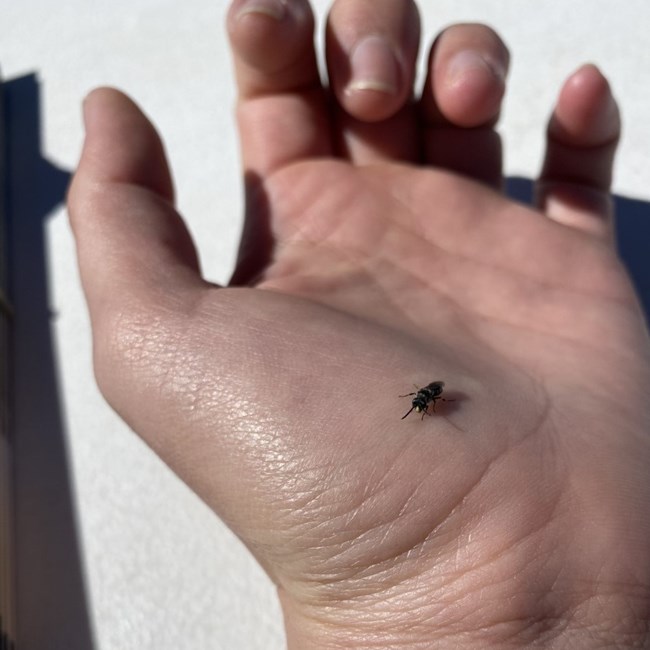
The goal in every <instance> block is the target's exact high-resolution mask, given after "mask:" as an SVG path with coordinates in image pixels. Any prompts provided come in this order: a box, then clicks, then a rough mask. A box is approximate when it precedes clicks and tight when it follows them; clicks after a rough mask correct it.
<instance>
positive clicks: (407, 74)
mask: <svg viewBox="0 0 650 650" xmlns="http://www.w3.org/2000/svg"><path fill="white" fill-rule="evenodd" d="M419 38H420V18H419V14H418V11H417V7H416V6H415V3H414V2H412V0H408V1H406V2H405V1H404V0H374V1H373V2H368V0H338V1H337V2H335V3H334V6H333V7H332V10H331V12H330V15H329V18H328V22H327V31H326V49H327V67H328V75H329V79H330V83H331V86H332V90H333V92H334V95H335V98H336V102H337V107H338V109H339V112H338V115H339V129H340V130H339V135H340V142H339V146H340V149H341V152H342V154H343V155H345V156H346V157H348V158H350V159H351V160H353V161H355V162H357V163H368V162H374V161H375V160H376V159H385V158H396V159H402V160H403V159H406V160H415V159H416V158H417V154H418V147H417V144H416V138H415V135H416V133H415V120H414V115H413V110H412V96H413V82H414V78H415V63H416V59H417V53H418V46H419Z"/></svg>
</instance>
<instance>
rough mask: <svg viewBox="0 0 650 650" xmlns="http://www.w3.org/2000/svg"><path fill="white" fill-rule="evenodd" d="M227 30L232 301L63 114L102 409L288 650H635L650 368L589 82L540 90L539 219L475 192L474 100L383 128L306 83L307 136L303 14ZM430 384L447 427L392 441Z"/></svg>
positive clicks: (487, 166) (482, 86)
mask: <svg viewBox="0 0 650 650" xmlns="http://www.w3.org/2000/svg"><path fill="white" fill-rule="evenodd" d="M354 4H355V3H354V2H348V3H347V4H346V3H343V2H340V3H338V5H337V6H338V7H339V9H338V11H339V12H341V11H342V9H341V7H344V6H347V7H350V6H352V5H354ZM239 5H241V3H235V9H234V11H233V14H232V15H231V35H232V39H233V44H234V51H235V62H236V67H237V71H238V84H239V89H240V95H241V101H240V108H239V118H240V128H241V131H242V138H243V158H244V161H245V165H246V168H247V171H248V174H247V190H248V206H247V225H246V228H245V235H244V241H243V244H242V251H241V255H240V261H239V264H238V268H237V270H236V272H235V277H234V279H235V283H234V284H235V285H237V286H232V287H230V288H222V289H216V288H214V287H212V286H210V285H208V284H207V283H205V282H203V281H202V280H201V279H200V277H199V275H198V272H197V266H196V262H195V259H194V252H193V249H192V246H191V243H190V242H189V239H188V238H187V234H186V232H185V230H184V227H183V226H182V223H181V222H180V220H179V218H178V217H177V215H176V214H175V213H174V211H173V208H172V207H171V203H170V201H169V199H170V198H171V189H170V188H171V185H170V182H169V179H168V176H167V171H166V165H165V162H164V158H163V156H162V153H161V149H160V145H159V143H158V140H157V138H156V137H155V135H154V133H153V131H152V130H151V127H150V126H149V125H148V123H147V122H146V121H145V119H144V118H143V116H142V115H141V114H140V113H139V112H138V111H137V109H136V108H135V107H134V106H133V105H132V104H131V103H130V102H129V101H128V100H126V98H124V97H123V96H121V95H118V94H116V93H115V92H114V91H106V90H104V91H99V92H97V93H96V94H95V95H94V96H91V98H90V100H89V102H88V104H90V107H89V108H90V111H87V128H88V140H87V143H86V149H85V154H84V157H83V159H82V163H81V164H80V168H79V172H78V174H77V177H76V179H75V184H74V186H73V190H72V193H71V200H70V208H71V213H72V217H73V225H74V227H75V230H76V232H77V239H78V246H79V254H80V263H81V268H82V276H83V279H84V284H85V288H86V292H87V295H88V300H89V305H90V310H91V317H92V319H93V331H94V340H95V346H96V359H97V374H98V379H99V381H100V385H101V387H102V389H103V391H104V392H105V394H106V396H107V398H108V399H109V401H110V402H111V403H112V404H113V406H114V407H115V408H116V409H117V410H118V411H119V412H120V413H121V414H122V415H123V417H125V419H126V420H127V421H128V422H129V423H130V424H131V425H132V426H133V428H134V429H135V430H136V431H137V432H138V433H139V434H140V435H141V436H143V438H144V439H145V440H146V441H147V442H148V443H149V444H150V445H151V446H152V447H153V448H154V449H156V451H157V452H158V453H159V454H160V455H161V457H162V458H163V459H164V460H166V462H168V463H169V464H170V465H171V466H172V467H173V468H174V469H175V470H176V471H177V472H178V474H179V475H180V476H181V477H182V478H183V479H184V480H185V481H186V482H187V483H188V484H189V485H190V486H191V487H192V488H193V489H194V490H195V491H196V492H197V493H198V494H200V495H201V496H202V498H204V499H205V501H206V502H207V503H208V504H209V505H211V506H212V507H213V508H214V509H215V511H216V512H218V514H219V515H220V516H221V517H223V518H224V520H225V521H226V522H227V523H228V524H229V525H230V526H231V527H232V528H233V530H234V531H235V532H236V533H237V534H238V535H239V536H240V537H241V538H242V540H243V541H244V542H245V543H246V544H247V545H248V547H249V548H250V549H251V550H252V552H253V553H254V554H255V556H256V557H257V559H258V560H259V561H260V563H261V564H262V565H263V566H264V567H265V569H266V570H267V571H268V573H269V575H270V576H271V578H272V579H273V580H274V581H275V582H276V584H277V585H278V587H279V592H280V597H281V600H282V603H283V607H284V612H285V619H286V624H287V635H288V639H289V643H290V645H295V646H296V647H300V648H308V647H309V648H311V647H314V648H318V647H370V646H372V645H373V644H374V646H373V647H376V646H379V647H398V646H399V647H431V646H432V645H436V644H440V645H442V646H444V645H446V644H447V645H450V646H453V645H454V644H456V645H458V644H460V645H462V646H463V647H471V646H472V645H478V646H479V647H485V646H487V645H490V644H492V645H495V646H497V647H505V646H508V645H512V646H513V647H520V646H522V645H525V644H534V643H547V644H549V645H554V644H555V645H558V646H561V645H565V646H568V647H580V644H581V643H584V642H583V641H582V640H581V639H583V638H584V634H585V633H587V634H589V635H590V637H589V638H591V639H592V640H593V641H598V642H601V641H602V642H606V640H607V639H612V638H614V639H617V640H618V641H620V642H621V643H622V644H625V643H627V642H628V641H629V642H630V644H631V643H632V642H633V641H634V642H636V641H637V640H638V639H642V638H645V637H643V636H642V635H643V634H645V625H646V624H645V621H646V620H647V615H648V595H649V594H650V589H649V587H650V566H649V563H648V559H647V557H646V556H647V553H646V547H647V542H648V535H649V526H650V516H648V514H647V513H646V509H645V505H644V504H646V503H647V500H648V498H650V477H648V474H647V471H646V468H647V467H648V465H649V464H650V444H649V443H648V439H647V428H648V417H649V415H648V410H647V408H646V407H645V404H644V400H643V398H642V396H641V387H642V386H645V385H647V382H646V380H647V378H648V374H649V372H648V354H647V348H648V346H647V339H646V332H645V328H644V325H643V320H642V317H641V315H640V310H639V307H638V304H637V301H636V298H635V296H634V293H633V291H632V289H631V287H630V284H629V280H628V279H627V276H626V275H625V273H624V271H623V270H622V268H621V265H620V263H619V261H618V260H617V257H616V255H615V252H614V250H613V246H612V243H611V237H610V234H609V231H610V227H611V225H610V223H609V219H608V217H609V216H610V215H609V211H608V210H609V209H608V207H607V201H606V200H605V197H606V192H607V189H608V182H609V180H608V177H609V168H610V167H611V156H612V153H613V144H612V143H613V142H614V141H615V139H616V134H617V128H618V125H617V121H616V119H613V117H612V111H613V109H612V108H611V99H610V97H609V90H608V88H607V84H606V82H605V81H604V79H603V78H602V77H601V76H600V74H599V73H598V72H597V71H596V70H595V69H593V68H583V69H581V70H580V71H579V72H578V73H577V75H576V76H575V77H574V80H573V85H572V83H571V82H569V83H568V84H567V86H565V89H564V90H563V94H562V95H561V97H560V100H559V102H558V105H557V107H556V109H555V116H556V117H555V120H556V123H555V125H554V126H553V127H552V128H553V129H555V131H556V133H557V135H558V138H557V141H554V140H551V141H550V142H549V153H548V156H547V166H546V168H545V172H544V177H543V179H542V180H543V183H542V184H540V188H541V194H542V195H543V197H544V199H543V200H542V201H541V202H542V204H543V207H544V209H543V210H541V211H535V210H532V209H529V208H527V207H524V206H522V205H520V204H517V203H515V202H512V201H510V200H509V199H507V198H505V197H504V196H503V195H502V194H500V193H499V191H498V189H497V188H496V187H495V185H497V184H498V182H499V176H500V169H499V160H498V146H495V136H494V133H493V132H492V131H491V129H490V126H491V124H492V122H493V120H494V118H495V116H496V113H497V112H498V104H499V99H500V93H501V90H502V87H501V83H502V80H500V79H499V78H498V75H492V76H489V75H488V76H487V77H486V76H485V74H483V77H481V75H480V74H479V72H477V70H476V69H474V68H472V69H471V70H470V71H469V73H468V77H467V78H468V79H469V81H467V84H466V86H467V87H465V88H462V87H461V89H460V91H459V90H458V86H452V87H451V88H447V89H445V88H444V86H443V87H438V86H436V81H435V74H434V73H431V75H430V78H429V80H428V81H427V83H426V84H425V96H424V98H423V100H422V102H421V104H420V106H419V107H416V106H415V105H413V104H412V103H411V102H410V101H409V100H408V92H406V91H405V92H403V93H402V95H401V99H400V95H399V93H396V94H395V97H394V105H393V106H392V107H391V106H387V102H386V101H385V98H382V97H381V94H382V92H383V91H381V90H377V89H376V88H362V87H360V88H359V90H358V93H357V94H356V95H355V93H351V94H350V93H348V94H346V93H345V92H339V90H337V81H336V75H337V72H336V67H335V66H336V61H332V60H331V59H330V62H329V64H330V74H332V77H333V87H334V89H335V91H336V92H337V93H338V95H337V96H338V100H339V109H338V113H337V115H336V116H335V117H332V114H331V112H330V111H329V99H328V97H327V94H326V92H325V91H324V90H322V89H321V88H320V86H319V84H318V82H316V81H315V79H316V70H315V64H314V63H313V57H311V56H305V53H307V54H309V53H312V49H311V48H312V47H313V46H312V45H311V41H310V39H311V36H310V19H309V14H308V13H306V5H304V3H300V2H298V3H294V4H293V5H289V6H290V7H291V8H292V11H295V12H296V13H294V14H293V15H292V16H290V18H291V20H289V22H288V19H287V16H286V15H285V16H284V17H283V18H281V19H275V18H273V17H272V16H269V15H263V14H260V13H259V12H253V13H246V14H244V15H239V16H237V14H236V10H237V9H238V8H240V7H239ZM358 6H361V5H358ZM381 6H385V7H392V9H391V11H392V12H393V14H391V16H390V18H391V20H390V21H388V22H387V23H386V25H394V24H399V22H400V21H396V20H395V17H396V13H397V14H398V15H399V16H400V17H401V20H402V23H404V24H412V23H413V20H414V19H413V16H412V15H407V14H409V11H411V10H410V9H409V10H406V9H404V7H405V4H404V3H391V2H384V4H383V5H381ZM387 11H388V10H387ZM301 12H302V13H301ZM337 20H338V21H342V22H338V23H337ZM291 21H293V22H291ZM358 21H359V29H360V30H363V25H364V22H363V20H361V19H358ZM342 24H348V23H345V21H343V17H338V18H337V15H336V7H335V11H334V12H333V14H332V17H331V22H330V30H331V31H332V32H336V29H337V25H339V26H340V25H342ZM279 29H280V30H289V31H288V33H289V36H288V37H287V38H285V41H286V42H285V45H284V46H283V47H281V48H278V50H279V52H278V53H276V54H275V55H274V56H276V58H277V60H274V59H273V57H271V60H269V59H268V53H267V52H265V42H267V41H269V42H270V41H271V40H272V37H273V38H276V39H277V37H278V34H277V30H279ZM386 29H388V27H386ZM374 31H376V30H374ZM374 31H372V32H371V33H374ZM446 34H447V38H446V41H445V39H444V38H441V39H439V42H438V44H437V51H436V54H435V55H434V56H432V65H431V69H432V70H435V69H436V62H437V61H438V62H440V61H443V62H444V61H445V57H447V58H448V57H450V56H451V53H453V52H454V51H455V50H454V48H456V49H458V48H459V46H458V45H457V43H458V42H462V41H463V38H466V40H471V41H472V42H473V44H474V45H473V47H476V49H477V50H478V51H479V52H480V53H481V55H482V56H483V57H484V58H485V59H486V60H490V58H492V60H495V59H498V58H499V57H503V56H505V55H504V49H503V46H502V45H501V44H500V43H499V42H498V39H497V38H496V36H495V35H493V34H492V33H491V32H490V31H489V30H487V29H485V28H482V27H478V26H460V27H456V28H452V30H449V31H448V32H447V33H446ZM292 35H294V36H292ZM284 36H285V37H286V36H287V35H286V34H284ZM470 36H471V39H470ZM253 37H254V38H253ZM343 40H345V37H343ZM410 40H412V39H411V37H409V39H407V41H408V42H407V43H406V44H405V45H404V48H405V51H407V53H408V51H409V49H408V48H409V47H411V50H412V49H413V48H412V46H410V45H409V43H410ZM477 42H478V45H477ZM298 55H300V56H298ZM332 56H334V55H332ZM413 56H414V54H413ZM285 59H286V60H285ZM269 61H270V62H269ZM290 61H302V63H300V64H295V65H288V64H287V62H290ZM280 63H281V65H280ZM265 65H266V66H270V68H272V69H264V66H265ZM441 65H442V64H441ZM278 71H279V72H278ZM287 71H288V72H287ZM339 74H340V73H339ZM438 74H439V73H438ZM405 76H406V77H408V75H405ZM576 78H577V79H578V80H579V81H580V80H581V83H577V84H576V83H575V79H576ZM407 81H408V79H407ZM406 86H408V83H407V84H406ZM260 88H263V92H262V91H261V90H260ZM454 93H456V94H457V95H458V97H456V96H455V95H454ZM378 95H379V96H380V97H379V99H381V101H378ZM431 97H434V98H435V100H434V101H432V100H431ZM454 102H456V103H454ZM388 104H390V102H388ZM486 106H487V107H488V108H487V109H486V108H485V107H486ZM445 107H447V109H446V112H445V110H444V109H445ZM87 108H88V107H87ZM416 108H417V110H416ZM91 111H92V112H91ZM604 113H607V117H608V120H607V121H605V120H604V119H601V116H602V114H604ZM422 114H424V115H425V117H427V116H428V121H427V119H425V120H424V122H422V121H420V118H421V115H422ZM352 116H354V117H352ZM416 117H417V118H418V119H416ZM575 124H577V125H578V126H577V127H576V128H572V127H573V126H574V125H575ZM283 125H284V126H283ZM462 127H475V128H473V129H471V130H468V129H465V128H462ZM116 141H118V142H121V143H123V144H122V146H121V149H120V148H118V149H117V151H118V153H117V154H113V155H108V156H102V155H101V154H102V153H108V151H109V148H108V146H107V144H108V143H110V144H111V145H113V147H114V143H115V142H116ZM134 142H136V145H134ZM418 142H424V143H425V146H424V148H423V151H421V150H420V147H418V146H416V144H414V143H418ZM454 143H456V144H457V145H459V146H460V145H463V146H466V145H467V144H468V143H471V144H472V148H471V149H470V150H471V151H472V155H471V156H468V157H467V158H469V160H468V159H467V158H464V157H462V156H461V157H459V156H457V154H456V153H454V152H452V153H451V154H450V155H445V152H444V151H445V147H443V144H444V145H445V146H446V147H450V146H451V147H452V148H453V145H454ZM137 146H139V147H140V151H139V152H138V151H137ZM113 150H114V151H115V148H114V149H113ZM143 152H144V153H143ZM472 157H475V158H476V161H474V160H472ZM144 163H146V164H144ZM423 163H424V164H423ZM427 163H429V164H427ZM433 163H436V165H435V168H434V167H433ZM124 170H127V171H126V172H125V171H124ZM458 172H463V175H461V174H459V173H458ZM578 176H580V181H581V182H579V183H577V184H576V183H572V184H569V183H568V181H569V180H571V181H575V179H576V177H578ZM88 205H92V206H94V209H95V212H96V213H97V212H99V213H100V214H105V215H106V216H107V218H105V219H97V217H95V221H94V223H93V224H92V225H89V224H88V219H89V216H88V209H87V206H88ZM118 214H119V218H116V217H115V216H114V215H118ZM116 250H117V251H120V253H119V254H116V253H115V251H116ZM91 259H92V260H93V261H92V263H91V262H90V260H91ZM97 260H107V261H105V263H103V264H98V263H97ZM109 275H110V278H111V283H112V287H113V288H112V289H111V290H110V292H109V290H108V289H107V288H106V287H107V284H108V281H107V278H108V277H109ZM116 285H117V286H116ZM121 289H123V291H121ZM111 292H112V293H111ZM434 380H438V381H444V382H445V392H444V395H443V397H445V398H446V399H447V400H449V401H445V402H440V401H439V402H437V404H436V411H435V413H434V414H433V415H432V417H426V416H424V417H421V416H420V415H419V414H417V413H415V412H413V413H411V414H410V415H409V416H408V417H407V418H406V419H404V420H402V419H401V418H402V416H403V415H404V413H405V412H406V411H408V409H409V408H410V401H409V398H400V395H403V394H405V393H410V392H414V391H415V390H416V389H415V388H413V385H414V384H416V385H418V386H422V385H425V384H428V383H429V382H431V381H434ZM451 400H453V401H451ZM581 635H582V636H581ZM583 647H589V645H588V644H587V645H584V646H583Z"/></svg>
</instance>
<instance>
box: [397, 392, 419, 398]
mask: <svg viewBox="0 0 650 650" xmlns="http://www.w3.org/2000/svg"><path fill="white" fill-rule="evenodd" d="M411 395H417V393H406V395H399V396H398V397H410V396H411Z"/></svg>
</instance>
